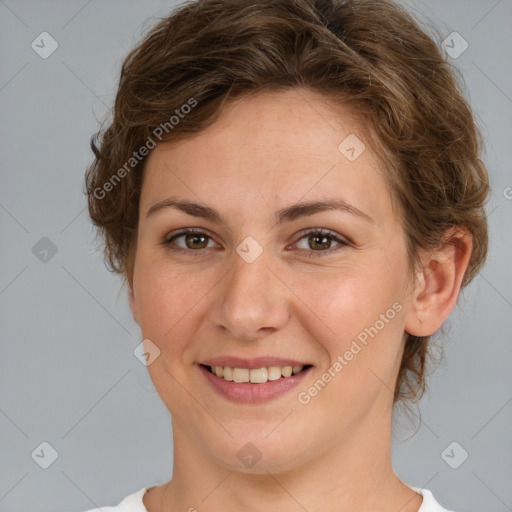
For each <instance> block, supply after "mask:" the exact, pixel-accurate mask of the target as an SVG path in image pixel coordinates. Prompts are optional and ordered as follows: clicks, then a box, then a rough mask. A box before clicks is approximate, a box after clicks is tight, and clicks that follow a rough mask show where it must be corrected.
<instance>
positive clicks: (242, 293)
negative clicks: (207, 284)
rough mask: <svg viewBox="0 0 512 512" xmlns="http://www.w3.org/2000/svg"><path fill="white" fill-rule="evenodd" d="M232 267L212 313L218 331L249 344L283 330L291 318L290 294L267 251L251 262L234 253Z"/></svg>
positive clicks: (220, 284) (210, 311)
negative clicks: (279, 277)
mask: <svg viewBox="0 0 512 512" xmlns="http://www.w3.org/2000/svg"><path fill="white" fill-rule="evenodd" d="M229 264H230V270H229V272H228V273H227V275H226V276H225V278H224V279H222V281H221V282H220V283H219V286H218V287H216V288H217V290H216V295H215V296H214V297H215V298H214V303H213V304H211V308H210V310H209V314H210V319H211V320H212V321H213V323H214V326H215V328H216V329H217V330H222V331H224V334H228V335H229V336H230V337H232V338H234V339H240V340H245V341H251V340H258V339H260V338H262V337H265V336H268V335H269V334H271V333H272V332H275V331H277V330H279V329H282V328H283V326H284V325H286V323H287V322H288V319H289V314H290V305H291V302H290V291H289V290H288V288H287V287H286V286H285V284H283V282H282V281H281V280H280V279H278V277H277V275H279V274H278V272H277V271H276V269H275V268H272V263H271V261H270V257H267V255H266V254H265V251H263V253H262V254H261V255H260V256H259V257H258V258H257V259H256V260H255V261H253V262H252V263H248V262H247V261H245V260H244V259H243V258H242V257H240V256H239V254H238V253H236V252H234V253H233V257H232V261H230V262H229ZM274 266H275V265H274ZM276 274H277V275H276Z"/></svg>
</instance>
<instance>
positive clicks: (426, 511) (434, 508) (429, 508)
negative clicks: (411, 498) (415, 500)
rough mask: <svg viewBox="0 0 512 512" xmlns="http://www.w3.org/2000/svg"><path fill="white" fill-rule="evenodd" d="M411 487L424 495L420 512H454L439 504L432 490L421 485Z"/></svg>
mask: <svg viewBox="0 0 512 512" xmlns="http://www.w3.org/2000/svg"><path fill="white" fill-rule="evenodd" d="M411 489H414V490H415V491H416V492H417V493H418V494H421V496H423V503H422V504H421V507H420V509H419V510H418V512H453V511H452V510H448V509H446V508H444V507H442V506H441V505H439V503H438V502H437V501H436V499H435V498H434V496H433V494H432V492H431V491H429V490H428V489H421V488H419V487H411Z"/></svg>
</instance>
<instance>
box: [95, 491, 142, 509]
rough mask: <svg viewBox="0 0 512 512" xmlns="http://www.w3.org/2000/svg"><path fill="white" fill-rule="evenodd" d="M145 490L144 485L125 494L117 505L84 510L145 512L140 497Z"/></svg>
mask: <svg viewBox="0 0 512 512" xmlns="http://www.w3.org/2000/svg"><path fill="white" fill-rule="evenodd" d="M145 492H146V487H143V488H142V489H140V490H139V491H137V492H135V493H133V494H130V495H129V496H126V498H124V499H123V500H122V501H121V502H120V503H119V504H118V505H115V506H111V507H101V508H93V509H90V510H87V511H85V512H147V509H146V507H145V506H144V503H143V501H142V497H143V496H144V494H145Z"/></svg>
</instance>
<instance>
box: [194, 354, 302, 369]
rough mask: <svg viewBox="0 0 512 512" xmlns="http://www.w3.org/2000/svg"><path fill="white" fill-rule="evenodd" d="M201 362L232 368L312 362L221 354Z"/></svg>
mask: <svg viewBox="0 0 512 512" xmlns="http://www.w3.org/2000/svg"><path fill="white" fill-rule="evenodd" d="M200 364H203V365H205V366H224V367H225V366H228V367H231V368H249V369H251V368H265V367H266V368H268V367H269V366H306V365H309V364H310V363H305V362H304V361H297V360H296V359H284V358H281V357H270V356H264V357H254V358H251V359H246V358H244V357H235V356H219V357H213V358H212V359H208V360H206V361H202V362H201V363H200Z"/></svg>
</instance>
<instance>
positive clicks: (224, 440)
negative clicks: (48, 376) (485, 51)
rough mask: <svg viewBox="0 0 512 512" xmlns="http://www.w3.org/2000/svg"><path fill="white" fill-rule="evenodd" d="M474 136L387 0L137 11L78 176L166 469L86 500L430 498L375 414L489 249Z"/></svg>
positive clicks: (243, 0) (420, 507) (390, 402)
mask: <svg viewBox="0 0 512 512" xmlns="http://www.w3.org/2000/svg"><path fill="white" fill-rule="evenodd" d="M480 144H481V142H480V135H479V131H478V129H477V127H476V126H475V123H474V120H473V117H472V113H471V109H470V107H469V105H468V104H467V102H466V100H465V99H464V97H463V95H462V93H461V91H460V88H459V86H458V85H457V82H456V80H455V78H454V72H453V70H452V69H451V67H450V66H449V64H448V63H447V62H446V61H445V59H444V58H443V56H442V54H441V53H440V51H439V49H438V47H437V45H436V43H435V42H434V41H433V40H432V39H430V37H429V36H427V35H426V33H425V32H424V31H423V30H422V29H421V28H420V27H419V26H418V24H417V23H416V22H415V21H414V20H413V19H412V18H411V17H410V16H409V15H408V14H407V13H406V12H405V11H404V10H403V9H402V8H400V7H398V6H397V5H395V4H394V3H392V2H390V1H387V0H379V1H375V0H371V1H370V0H353V1H341V0H323V1H321V0H300V1H297V0H283V1H279V2H275V1H272V0H261V1H256V0H236V1H232V0H204V1H198V2H193V3H188V4H186V5H184V6H182V7H181V8H179V9H178V10H176V11H175V12H174V13H172V14H171V15H170V16H169V17H168V18H166V19H164V20H162V21H161V22H160V23H159V24H158V25H156V26H155V27H154V28H153V29H152V30H151V31H150V32H149V34H148V35H147V36H146V38H145V39H144V41H142V42H141V43H140V44H139V45H138V46H137V47H136V48H135V49H134V50H133V51H132V52H131V53H130V54H129V55H128V57H127V58H126V60H125V62H124V64H123V68H122V72H121V78H120V83H119V90H118V93H117V97H116V101H115V111H114V117H113V120H112V122H111V124H110V125H109V126H108V127H107V129H106V130H105V131H104V132H103V134H102V138H101V140H97V139H96V140H93V143H92V147H93V150H94V152H95V156H96V159H95V161H94V163H93V165H92V166H91V167H90V169H89V170H88V174H87V188H88V192H89V212H90V215H91V218H92V219H93V221H94V223H95V224H96V226H98V228H99V230H100V233H101V234H102V235H103V236H104V240H105V254H106V258H107V261H108V263H109V265H110V266H111V267H112V269H114V270H115V271H117V272H119V273H120V274H121V275H122V276H123V278H124V280H125V282H126V284H127V287H128V293H129V297H130V306H131V310H132V313H133V316H134V318H135V320H136V321H137V323H138V324H139V325H140V328H141V335H142V338H143V340H144V342H143V348H144V356H145V359H146V364H147V366H148V371H149V373H150V375H151V379H152V381H153V383H154V385H155V388H156V389H157V391H158V393H159V395H160V397H161V399H162V400H163V402H164V404H165V405H166V407H167V408H168V410H169V412H170V413H171V418H172V426H173V442H174V468H173V475H172V479H171V480H170V481H169V482H168V483H166V484H163V485H157V486H153V487H150V488H146V487H145V488H143V489H141V490H139V491H138V492H136V493H134V494H132V495H130V496H128V497H127V498H126V499H125V500H123V501H122V502H121V503H120V504H119V505H118V506H117V507H114V508H106V509H105V508H103V510H116V511H118V512H128V511H138V512H146V511H147V512H154V511H160V510H166V511H167V510H168V511H174V510H176V511H177V510H189V511H193V510H200V511H217V510H228V511H229V510H240V509H242V510H249V511H252V510H254V511H256V510H268V509H276V510H277V509H278V510H282V511H287V510H290V511H291V510H299V509H302V510H307V511H308V512H314V511H317V510H322V511H351V512H353V511H370V510H371V511H376V510H378V511H382V512H387V511H389V512H391V511H401V512H418V511H420V512H433V511H443V510H446V509H444V508H443V507H441V505H439V504H438V503H437V502H436V500H435V498H434V497H433V495H432V493H431V492H430V491H429V490H428V489H419V488H413V487H410V486H409V485H407V484H406V483H404V482H402V481H401V480H400V478H399V477H398V476H397V475H396V474H395V473H394V471H393V467H392V463H391V448H390V445H391V424H392V417H393V411H394V408H395V406H397V405H400V404H405V405H407V404H408V403H413V402H414V401H417V400H419V398H420V397H421V394H422V392H423V390H424V387H425V362H426V360H427V357H428V354H429V340H430V336H431V335H432V334H434V333H435V332H436V331H437V330H438V329H439V328H440V327H441V325H442V324H443V322H444V321H445V320H446V318H447V317H448V315H449V314H450V312H451V311H452V310H453V308H454V306H455V304H456V302H457V298H458V296H459V292H460V290H461V288H462V287H464V286H466V285H467V284H468V283H469V282H470V281H471V279H472V278H473V277H474V276H475V275H476V274H477V272H478V270H479V269H480V267H481V266H482V264H483V262H484V260H485V255H486V250H487V226H486V219H485V214H484V209H483V207H484V203H485V200H486V196H487V193H488V176H487V171H486V169H485V166H484V165H483V163H482V161H481V160H480V159H479V152H480Z"/></svg>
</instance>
